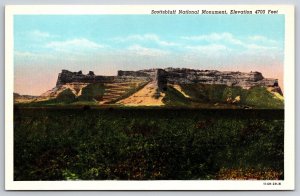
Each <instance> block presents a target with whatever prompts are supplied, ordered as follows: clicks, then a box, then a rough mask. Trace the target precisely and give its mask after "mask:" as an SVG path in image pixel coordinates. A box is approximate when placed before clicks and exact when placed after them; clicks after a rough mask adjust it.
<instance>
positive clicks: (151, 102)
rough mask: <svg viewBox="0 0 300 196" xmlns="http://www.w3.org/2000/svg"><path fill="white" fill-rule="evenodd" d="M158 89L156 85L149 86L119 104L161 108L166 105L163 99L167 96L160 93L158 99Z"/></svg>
mask: <svg viewBox="0 0 300 196" xmlns="http://www.w3.org/2000/svg"><path fill="white" fill-rule="evenodd" d="M156 89H157V87H155V85H154V83H152V82H151V83H149V84H147V85H146V86H145V87H144V88H142V89H141V90H139V91H138V92H136V93H134V94H133V95H131V96H130V97H128V98H125V99H123V100H121V101H118V102H117V103H119V104H123V105H127V106H160V105H164V103H163V102H162V99H163V98H164V96H165V94H164V93H160V96H159V97H158V98H157V99H156V98H155V97H154V96H155V93H156Z"/></svg>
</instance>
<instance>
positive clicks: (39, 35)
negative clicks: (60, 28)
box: [28, 30, 59, 39]
mask: <svg viewBox="0 0 300 196" xmlns="http://www.w3.org/2000/svg"><path fill="white" fill-rule="evenodd" d="M28 34H29V36H30V37H32V38H33V39H36V38H39V39H40V38H44V39H46V38H56V37H59V36H58V35H52V34H50V33H48V32H43V31H40V30H33V31H30V32H29V33H28Z"/></svg>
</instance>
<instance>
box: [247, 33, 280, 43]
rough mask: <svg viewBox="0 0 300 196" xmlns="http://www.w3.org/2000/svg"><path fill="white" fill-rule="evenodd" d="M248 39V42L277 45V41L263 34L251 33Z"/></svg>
mask: <svg viewBox="0 0 300 196" xmlns="http://www.w3.org/2000/svg"><path fill="white" fill-rule="evenodd" d="M248 40H249V41H250V42H256V43H257V42H258V43H260V44H264V45H278V44H279V43H278V41H276V40H273V39H269V38H267V37H265V36H261V35H253V36H249V37H248Z"/></svg>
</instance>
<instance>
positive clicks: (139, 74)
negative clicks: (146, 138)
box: [56, 68, 278, 89]
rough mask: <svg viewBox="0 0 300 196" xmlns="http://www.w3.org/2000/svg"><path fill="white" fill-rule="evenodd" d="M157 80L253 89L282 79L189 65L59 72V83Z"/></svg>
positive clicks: (273, 83)
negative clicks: (108, 72)
mask: <svg viewBox="0 0 300 196" xmlns="http://www.w3.org/2000/svg"><path fill="white" fill-rule="evenodd" d="M134 79H135V80H145V81H151V80H156V81H157V84H158V86H160V87H161V88H163V87H164V86H166V85H167V84H197V83H200V84H220V85H227V86H240V87H242V88H244V89H249V88H251V87H253V86H264V87H277V86H278V80H277V79H274V78H264V77H263V75H262V74H261V73H260V72H257V71H254V72H249V73H245V72H239V71H237V72H233V71H217V70H196V69H186V68H166V69H145V70H139V71H122V70H119V71H118V74H117V76H101V75H95V74H94V72H92V71H90V72H89V73H88V74H83V73H82V71H79V72H71V71H68V70H62V72H61V73H60V74H59V75H58V79H57V83H56V86H60V85H64V84H67V83H74V82H80V83H107V82H116V83H118V82H126V81H130V80H134Z"/></svg>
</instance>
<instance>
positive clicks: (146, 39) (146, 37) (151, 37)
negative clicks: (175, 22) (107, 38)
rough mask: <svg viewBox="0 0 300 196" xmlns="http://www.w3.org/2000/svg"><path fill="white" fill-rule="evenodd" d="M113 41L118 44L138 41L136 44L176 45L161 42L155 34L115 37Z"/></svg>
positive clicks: (174, 44)
mask: <svg viewBox="0 0 300 196" xmlns="http://www.w3.org/2000/svg"><path fill="white" fill-rule="evenodd" d="M113 40H115V41H118V42H130V41H138V42H151V41H152V42H155V43H156V44H158V45H160V46H176V45H178V43H175V42H168V41H165V40H162V39H161V38H160V37H159V36H158V35H156V34H144V35H129V36H125V37H115V38H113Z"/></svg>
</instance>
